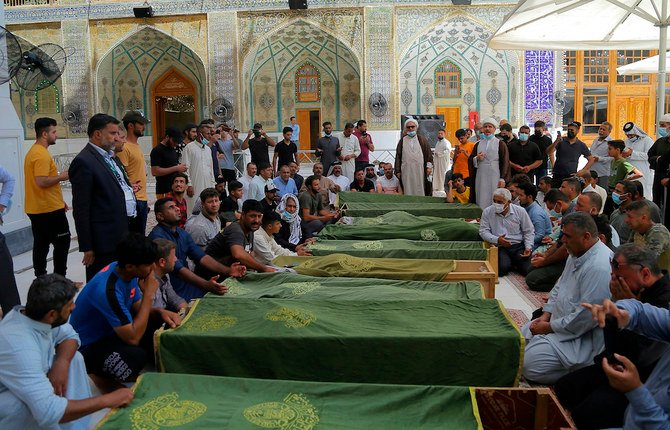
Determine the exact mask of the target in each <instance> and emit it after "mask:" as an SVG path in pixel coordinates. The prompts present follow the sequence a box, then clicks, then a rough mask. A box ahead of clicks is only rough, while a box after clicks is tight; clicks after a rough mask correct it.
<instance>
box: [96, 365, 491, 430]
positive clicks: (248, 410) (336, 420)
mask: <svg viewBox="0 0 670 430" xmlns="http://www.w3.org/2000/svg"><path fill="white" fill-rule="evenodd" d="M133 389H134V391H135V398H134V399H133V401H132V402H131V403H130V405H129V406H128V407H126V408H120V409H114V410H112V411H111V412H110V413H109V415H107V417H106V418H105V419H104V420H103V421H102V422H101V423H100V425H99V426H98V429H101V430H158V429H165V428H179V429H203V430H207V429H216V430H219V429H233V430H254V429H256V430H257V429H260V428H266V429H277V430H318V429H350V430H371V429H384V430H407V429H419V428H420V429H424V430H431V429H435V430H437V429H440V430H443V429H458V430H476V429H478V428H481V423H480V419H479V414H478V409H477V407H476V403H475V402H476V400H475V396H474V395H473V393H472V389H470V388H468V387H445V386H417V385H379V384H342V383H323V382H303V381H268V380H260V379H244V378H230V377H220V376H204V375H180V374H165V373H163V374H160V373H145V374H144V375H142V376H141V377H140V379H139V380H138V382H137V384H135V387H134V388H133Z"/></svg>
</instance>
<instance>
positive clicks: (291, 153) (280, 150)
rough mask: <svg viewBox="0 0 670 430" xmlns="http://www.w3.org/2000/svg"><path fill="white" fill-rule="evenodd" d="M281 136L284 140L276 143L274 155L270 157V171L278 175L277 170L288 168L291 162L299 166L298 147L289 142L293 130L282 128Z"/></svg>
mask: <svg viewBox="0 0 670 430" xmlns="http://www.w3.org/2000/svg"><path fill="white" fill-rule="evenodd" d="M296 125H297V124H296ZM282 134H283V135H284V140H282V141H281V142H279V143H277V146H275V153H274V155H273V156H272V171H273V172H276V173H277V174H279V169H281V167H282V166H288V165H289V163H291V162H295V163H297V164H300V161H299V160H298V145H296V144H295V142H293V141H292V140H291V138H292V136H293V129H292V128H291V127H284V129H283V130H282ZM277 160H279V163H277Z"/></svg>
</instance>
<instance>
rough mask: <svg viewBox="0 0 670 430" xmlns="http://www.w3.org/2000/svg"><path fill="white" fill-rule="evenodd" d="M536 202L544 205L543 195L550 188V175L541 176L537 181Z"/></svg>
mask: <svg viewBox="0 0 670 430" xmlns="http://www.w3.org/2000/svg"><path fill="white" fill-rule="evenodd" d="M537 189H538V191H537V204H539V205H540V206H542V207H543V208H546V207H545V206H544V196H546V195H547V193H548V192H549V191H550V190H551V176H543V177H541V178H540V180H539V181H537Z"/></svg>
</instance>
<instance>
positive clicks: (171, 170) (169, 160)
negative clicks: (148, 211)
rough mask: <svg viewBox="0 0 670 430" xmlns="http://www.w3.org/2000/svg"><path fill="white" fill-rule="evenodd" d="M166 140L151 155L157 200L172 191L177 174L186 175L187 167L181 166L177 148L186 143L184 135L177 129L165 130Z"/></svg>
mask: <svg viewBox="0 0 670 430" xmlns="http://www.w3.org/2000/svg"><path fill="white" fill-rule="evenodd" d="M165 134H166V136H165V138H164V139H163V140H162V141H161V142H160V143H159V144H158V145H156V147H155V148H154V149H152V150H151V154H150V155H149V157H150V159H151V174H152V175H153V176H155V177H156V198H157V199H160V198H163V197H165V195H166V194H167V193H169V192H170V191H171V189H172V178H173V177H174V174H175V173H185V172H186V170H187V167H186V166H185V165H183V164H179V153H178V152H177V147H178V146H179V145H180V144H181V143H182V142H183V141H184V135H183V134H182V132H181V131H179V129H177V128H175V127H168V128H167V130H165Z"/></svg>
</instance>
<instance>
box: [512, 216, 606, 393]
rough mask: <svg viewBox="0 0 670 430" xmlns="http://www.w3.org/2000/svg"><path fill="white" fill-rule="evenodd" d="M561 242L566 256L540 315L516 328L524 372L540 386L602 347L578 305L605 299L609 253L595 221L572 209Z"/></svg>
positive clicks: (588, 316)
mask: <svg viewBox="0 0 670 430" xmlns="http://www.w3.org/2000/svg"><path fill="white" fill-rule="evenodd" d="M561 229H562V232H563V238H562V240H563V243H564V247H565V248H566V249H567V251H568V253H569V254H570V256H569V257H568V260H567V262H566V264H565V269H564V270H563V274H562V275H561V277H560V278H559V279H558V282H557V283H556V286H555V287H554V288H553V289H552V290H551V294H550V296H549V300H548V301H547V304H546V305H545V306H544V309H543V313H542V316H540V317H539V318H536V319H534V320H532V321H530V322H529V323H527V324H526V325H524V326H523V328H522V329H521V333H522V334H523V335H524V337H525V338H526V349H525V352H524V362H523V376H524V377H525V378H526V379H528V380H530V381H535V382H539V383H541V384H553V383H554V382H556V381H557V380H558V379H559V378H560V377H562V376H564V375H566V374H568V373H570V372H572V371H574V370H577V369H579V368H581V367H585V366H587V365H588V364H589V363H590V362H591V360H592V359H593V357H594V356H595V355H596V354H597V353H599V352H600V351H601V350H602V348H603V335H602V331H600V330H598V329H596V323H595V322H594V321H593V320H592V319H591V314H590V313H589V312H588V311H587V310H586V309H584V308H582V306H581V304H582V303H584V302H586V303H599V302H601V301H602V300H604V299H606V298H608V297H610V291H609V281H610V258H611V256H612V251H611V250H610V249H609V248H608V247H607V245H605V244H604V243H602V242H601V241H600V239H599V238H598V229H597V227H596V223H595V221H593V218H592V216H591V215H589V214H585V213H582V212H576V213H573V214H570V215H567V216H566V217H564V218H563V221H562V225H561Z"/></svg>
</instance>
